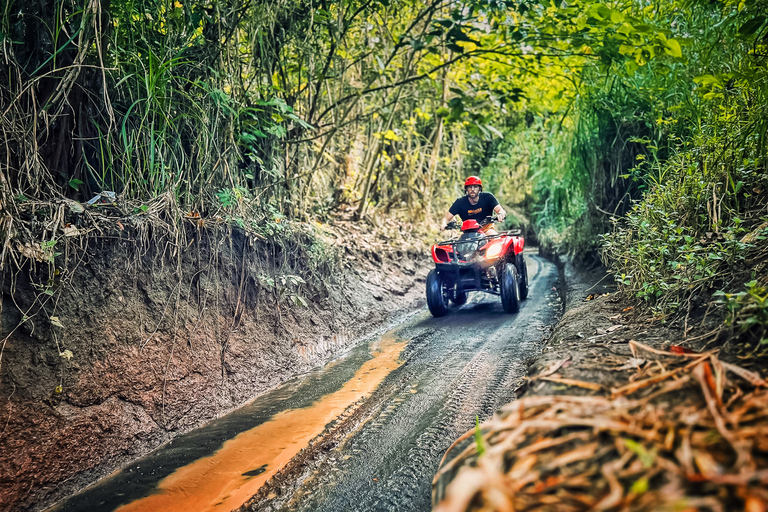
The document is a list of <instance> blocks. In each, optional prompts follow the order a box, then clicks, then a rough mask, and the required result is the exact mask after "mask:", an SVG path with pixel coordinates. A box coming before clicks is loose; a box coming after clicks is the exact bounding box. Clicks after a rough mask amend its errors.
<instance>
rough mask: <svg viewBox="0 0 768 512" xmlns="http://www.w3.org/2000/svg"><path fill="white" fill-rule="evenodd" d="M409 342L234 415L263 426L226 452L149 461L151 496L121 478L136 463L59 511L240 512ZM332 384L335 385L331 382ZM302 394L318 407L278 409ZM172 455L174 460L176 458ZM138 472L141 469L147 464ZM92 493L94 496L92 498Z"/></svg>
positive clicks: (377, 349)
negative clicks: (165, 464) (250, 418)
mask: <svg viewBox="0 0 768 512" xmlns="http://www.w3.org/2000/svg"><path fill="white" fill-rule="evenodd" d="M406 345H407V342H406V341H401V340H399V339H397V338H396V336H395V335H394V333H393V332H389V333H387V334H385V335H384V336H383V337H382V338H381V339H379V340H376V341H374V342H372V343H370V344H369V345H368V347H362V348H363V349H366V348H367V350H361V349H360V348H358V349H357V350H356V351H353V353H352V354H351V355H350V356H349V357H348V358H347V359H345V360H342V361H341V362H335V363H331V365H329V366H328V367H326V368H324V369H323V370H320V371H319V372H316V374H314V375H310V376H308V377H305V378H303V379H300V381H302V382H293V383H292V385H291V383H289V385H288V386H285V387H287V388H292V389H291V390H289V391H286V389H284V388H285V387H284V388H281V389H278V390H276V391H275V392H272V393H269V394H267V395H265V397H262V399H259V400H257V401H256V402H254V403H253V404H251V405H249V406H246V407H245V408H243V409H241V410H239V411H236V412H235V413H232V416H234V417H235V418H234V420H233V421H239V422H242V420H243V416H249V414H248V412H244V411H245V410H246V409H250V411H249V412H250V416H255V417H260V418H261V421H259V422H258V424H257V425H256V426H253V427H251V428H248V429H247V430H244V431H243V429H239V433H235V434H234V435H232V436H229V437H227V439H228V440H226V441H224V442H223V445H222V444H220V442H219V443H216V446H217V447H218V449H217V450H215V451H214V452H213V453H209V454H206V455H205V456H196V457H195V459H193V460H192V461H189V462H187V463H186V464H180V463H179V461H178V460H177V461H176V463H171V466H172V468H171V470H169V469H168V468H166V469H165V471H163V470H162V468H157V469H155V468H153V467H152V464H146V462H145V464H144V468H143V470H142V471H141V475H142V476H144V477H145V478H146V476H147V475H148V474H151V475H156V474H157V475H158V476H155V478H154V482H153V484H154V485H152V486H151V487H149V488H148V486H147V485H146V483H145V485H144V486H143V492H141V488H139V489H134V490H133V492H131V490H130V489H126V488H125V487H122V488H121V487H120V486H119V483H118V482H119V480H120V479H121V478H122V479H123V480H126V479H127V480H130V478H131V476H130V475H129V474H126V473H131V472H132V469H133V466H132V467H131V468H126V469H125V470H123V471H121V472H120V473H118V474H117V475H115V476H113V477H110V478H109V479H107V481H105V482H104V484H103V485H102V484H97V485H96V486H95V487H94V488H91V489H89V490H86V491H85V492H84V493H82V494H81V495H78V496H74V497H73V498H71V499H70V500H68V501H67V502H64V503H63V504H62V505H61V506H59V507H56V511H57V512H74V511H76V510H89V509H90V510H94V509H98V510H105V511H106V510H115V509H117V510H118V511H119V512H156V511H159V510H162V511H164V512H203V511H223V510H226V511H229V510H232V509H234V508H237V507H239V506H240V505H242V504H243V503H245V502H246V501H247V500H248V498H250V497H251V496H252V495H253V494H255V493H256V491H258V489H259V488H260V487H261V486H262V485H263V484H264V483H265V482H266V481H267V480H268V479H269V478H270V477H271V476H272V475H274V474H275V473H276V472H277V471H278V470H280V469H281V468H282V467H284V466H285V464H287V463H288V461H290V460H291V458H292V457H293V456H295V455H296V454H297V453H298V452H299V451H300V450H301V449H302V448H304V447H306V446H307V444H308V443H309V441H310V440H312V439H313V438H314V437H315V436H317V435H319V434H320V433H322V431H323V429H324V428H325V426H326V425H327V424H328V423H330V422H331V421H332V420H333V419H335V418H336V417H337V416H339V415H340V414H341V413H342V412H344V410H345V409H346V408H347V407H348V406H349V405H351V404H352V403H354V402H356V401H357V400H359V399H361V398H364V397H367V396H368V395H370V394H371V393H372V392H373V391H374V390H375V389H376V387H378V385H379V384H380V383H381V382H382V381H383V380H384V378H385V377H386V376H387V375H388V374H389V373H390V372H391V371H392V370H394V369H395V368H397V367H398V366H399V365H400V364H401V362H400V361H399V356H400V354H401V353H402V351H403V349H404V348H405V346H406ZM353 371H354V373H352V372H353ZM340 374H341V375H340ZM339 377H341V379H340V378H339ZM327 381H331V382H332V383H331V384H328V383H327ZM323 384H325V386H323ZM324 388H325V389H324ZM329 388H330V389H329ZM301 393H306V394H308V395H311V398H310V399H311V402H309V403H305V404H301V403H299V404H297V405H298V406H295V405H294V406H293V407H290V408H287V407H286V408H283V409H282V410H279V411H275V409H276V407H275V406H276V405H277V404H278V403H280V402H282V403H290V402H291V398H292V397H295V396H296V395H300V394H301ZM270 395H275V396H270ZM281 395H282V396H281ZM286 395H287V396H286ZM305 400H306V396H305V398H304V401H305ZM301 401H302V400H301V399H299V402H301ZM270 406H271V411H270ZM270 412H272V414H269V413H270ZM265 413H266V414H265ZM227 420H228V417H224V418H221V419H220V420H217V421H216V422H212V424H211V425H210V427H208V426H206V427H203V428H201V429H198V430H197V431H194V432H191V433H190V434H188V435H187V436H181V437H180V438H178V439H177V440H174V442H173V444H172V445H176V446H175V447H172V445H168V447H167V448H166V447H164V448H161V449H160V450H158V452H156V453H155V454H153V455H151V456H150V458H154V459H156V460H157V463H156V464H155V465H158V464H159V465H160V466H162V462H163V461H166V458H165V457H163V456H162V454H161V453H160V452H162V451H163V450H171V452H172V451H173V450H180V449H181V450H182V451H183V446H184V444H185V442H186V443H187V444H189V445H190V446H193V445H194V444H195V443H194V441H191V442H190V441H189V440H187V439H186V438H187V437H188V436H191V437H193V438H196V439H197V441H198V442H200V441H203V440H205V439H206V436H205V430H206V429H209V428H210V429H211V430H212V433H213V437H214V438H219V439H220V438H221V437H222V436H221V433H222V430H224V431H226V430H227V428H226V424H227ZM257 421H258V420H257ZM235 430H238V429H237V428H235ZM209 444H210V443H209ZM180 445H181V448H180ZM198 455H199V451H198ZM168 458H173V456H172V453H171V454H169V456H168ZM139 462H141V461H139ZM173 466H175V467H173ZM136 467H137V468H140V467H141V464H138V465H137V466H136ZM110 487H112V488H113V489H112V492H116V491H118V490H119V491H122V492H118V493H117V494H118V497H117V501H116V500H115V495H114V494H113V495H112V499H111V500H110V499H108V498H107V495H108V494H109V492H110V490H109V488H110ZM89 493H90V494H92V496H90V497H88V496H87V495H88V494H89ZM110 501H111V502H112V503H110ZM121 505H122V506H121ZM91 507H95V508H91Z"/></svg>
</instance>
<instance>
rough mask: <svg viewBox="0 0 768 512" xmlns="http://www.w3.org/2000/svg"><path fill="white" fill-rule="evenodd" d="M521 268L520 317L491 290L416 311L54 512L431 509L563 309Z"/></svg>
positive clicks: (546, 274)
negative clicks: (435, 482) (448, 306)
mask: <svg viewBox="0 0 768 512" xmlns="http://www.w3.org/2000/svg"><path fill="white" fill-rule="evenodd" d="M526 259H527V262H528V269H529V275H530V294H529V298H528V300H527V301H525V302H524V303H523V305H522V308H521V311H520V313H519V314H517V315H508V314H505V313H504V312H503V310H502V307H501V303H500V301H499V300H498V297H494V296H490V295H485V294H474V296H470V300H469V302H468V303H467V304H465V305H464V306H462V307H461V308H454V309H453V310H452V311H451V313H450V314H449V315H448V316H446V317H443V318H437V319H436V318H432V317H431V316H430V315H429V313H428V312H427V311H426V309H424V310H423V311H421V312H418V313H416V314H414V315H411V316H410V317H409V318H408V319H407V320H406V321H405V322H404V323H402V324H401V325H399V326H396V327H394V328H393V329H392V330H390V331H389V332H387V333H386V334H385V335H383V336H380V337H376V338H373V339H371V340H369V342H368V343H361V344H360V345H359V346H358V347H356V348H355V349H354V350H353V351H351V352H350V353H349V354H347V355H346V356H345V357H343V358H341V359H339V360H336V361H334V362H332V363H330V364H328V365H327V366H326V367H325V368H323V369H321V370H317V371H315V372H312V373H310V374H308V375H305V376H302V377H300V378H297V379H294V380H292V381H290V382H289V383H287V384H286V385H284V386H282V387H280V388H278V389H277V390H275V391H273V392H271V393H268V394H267V395H264V396H262V397H260V398H259V399H257V400H255V401H254V402H252V403H251V404H249V405H247V406H245V407H243V408H241V409H239V410H238V411H235V412H233V413H232V414H230V415H228V416H226V417H223V418H221V419H219V420H216V421H214V422H212V423H210V424H209V425H207V426H206V427H203V428H201V429H198V430H196V431H193V432H191V433H189V434H187V435H184V436H180V437H179V438H177V439H175V440H174V441H173V442H172V443H171V444H169V445H167V446H165V447H163V448H161V449H159V450H158V451H156V452H154V453H152V454H150V455H149V456H147V457H145V458H143V459H141V460H139V461H137V462H135V463H134V464H132V465H130V466H129V467H127V468H125V469H124V470H123V471H121V472H119V473H117V474H115V475H112V476H111V477H109V478H107V479H105V480H103V481H102V482H99V483H98V484H96V485H95V486H92V487H91V488H89V489H87V490H86V491H85V492H83V493H81V494H79V495H76V496H74V497H72V498H70V499H69V500H67V501H65V502H63V503H62V504H60V505H59V506H57V507H55V508H54V509H53V510H56V511H57V512H58V511H60V512H74V511H85V510H88V511H104V512H107V511H113V510H120V512H129V511H130V512H141V511H153V510H154V511H157V510H163V511H169V512H170V511H174V510H179V511H184V512H202V511H219V510H221V511H224V510H226V511H228V510H232V509H235V508H237V507H239V506H240V505H242V504H243V503H244V502H245V501H246V500H247V499H248V498H249V497H250V496H251V495H255V497H254V498H253V499H252V500H251V501H250V502H248V503H247V504H246V505H245V506H244V507H243V508H242V509H241V510H253V511H257V510H258V511H262V510H264V511H267V510H272V511H277V510H301V511H344V510H350V511H352V510H363V511H368V510H429V509H430V489H431V480H432V477H433V475H434V474H435V472H436V470H437V466H438V463H439V461H440V458H441V457H442V454H443V453H444V452H445V450H446V449H447V448H448V446H450V444H451V443H452V442H453V440H454V439H455V438H457V437H458V436H459V435H461V434H462V433H464V432H465V431H466V430H467V429H469V428H471V427H472V426H473V425H474V424H475V418H476V417H477V418H479V420H480V421H483V420H484V419H486V418H488V417H489V416H490V415H491V414H492V413H493V412H494V410H496V409H497V408H499V407H500V406H502V405H503V404H505V403H507V402H509V401H511V400H513V399H514V391H515V389H516V387H517V386H518V385H519V383H520V382H521V379H522V377H523V376H524V371H525V361H526V359H528V358H530V357H532V356H534V355H535V354H536V352H537V348H538V347H539V342H540V341H541V339H542V335H543V331H545V330H546V328H547V327H548V326H549V325H551V324H552V322H553V320H554V319H555V317H556V315H557V313H558V312H559V310H560V308H559V300H560V299H559V297H558V296H557V294H556V292H555V291H554V290H553V285H554V284H555V281H556V279H557V270H556V268H555V267H554V265H552V264H551V263H549V262H547V261H546V260H544V259H542V258H540V257H538V256H534V255H533V254H531V253H529V254H526ZM310 441H311V442H310Z"/></svg>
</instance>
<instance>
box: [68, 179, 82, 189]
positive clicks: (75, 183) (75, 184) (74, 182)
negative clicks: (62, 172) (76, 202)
mask: <svg viewBox="0 0 768 512" xmlns="http://www.w3.org/2000/svg"><path fill="white" fill-rule="evenodd" d="M82 184H83V181H82V180H78V179H75V178H72V179H71V180H69V186H70V187H72V188H73V189H75V190H78V187H79V186H80V185H82Z"/></svg>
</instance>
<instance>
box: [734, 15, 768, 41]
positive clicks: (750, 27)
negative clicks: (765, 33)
mask: <svg viewBox="0 0 768 512" xmlns="http://www.w3.org/2000/svg"><path fill="white" fill-rule="evenodd" d="M765 20H766V17H765V16H757V17H755V18H752V19H751V20H749V21H748V22H746V23H744V24H743V25H742V26H741V28H739V35H740V36H742V37H749V36H751V35H753V34H754V33H755V32H757V31H758V30H759V29H760V27H762V26H763V24H764V23H765Z"/></svg>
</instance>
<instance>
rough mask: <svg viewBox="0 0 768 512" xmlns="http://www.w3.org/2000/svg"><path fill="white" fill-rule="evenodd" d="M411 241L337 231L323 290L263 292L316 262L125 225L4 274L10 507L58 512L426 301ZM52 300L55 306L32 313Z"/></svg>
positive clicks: (223, 235)
mask: <svg viewBox="0 0 768 512" xmlns="http://www.w3.org/2000/svg"><path fill="white" fill-rule="evenodd" d="M118 224H120V223H118ZM123 224H125V225H123ZM407 229H408V227H407V226H397V225H395V226H388V227H387V229H384V230H379V232H383V233H386V236H384V237H382V236H379V237H376V236H373V235H371V234H370V233H368V234H365V233H366V231H367V228H360V227H359V226H354V225H351V224H349V223H345V222H337V223H336V226H335V227H334V228H332V229H331V230H329V231H328V232H329V233H330V234H329V235H328V236H329V237H330V238H336V243H337V244H338V245H339V246H341V247H344V251H345V253H346V255H345V258H346V264H345V265H343V267H342V268H341V269H340V270H339V275H340V276H341V277H340V278H338V279H337V280H336V281H331V280H330V279H325V283H326V285H325V286H315V287H314V288H310V287H309V286H301V287H299V288H296V289H294V288H289V287H288V286H286V287H284V288H282V290H281V289H279V287H278V290H277V291H275V290H274V289H272V290H270V289H269V287H268V286H265V285H264V283H263V282H262V281H260V280H259V276H267V277H272V278H273V279H275V280H278V279H279V276H280V275H285V272H286V270H285V269H286V268H287V269H288V270H290V272H291V273H292V274H296V275H299V276H306V275H307V274H308V273H310V272H311V271H312V268H310V267H311V265H310V263H311V262H308V261H306V260H305V259H302V257H307V254H308V253H307V252H306V251H304V252H301V251H300V250H299V249H295V252H296V255H292V254H288V255H286V254H283V253H281V251H290V250H291V248H285V247H284V248H279V247H278V248H276V247H274V246H270V245H269V244H267V243H264V242H261V241H258V240H256V241H254V240H252V239H249V238H247V237H245V236H244V235H243V234H242V233H239V232H238V231H236V230H235V231H228V232H224V231H223V230H221V231H218V232H217V231H215V230H213V229H212V230H211V231H207V230H200V231H197V230H193V231H192V232H191V233H189V234H188V238H187V239H188V240H189V241H190V242H189V244H188V245H187V246H186V247H184V248H178V247H174V245H173V243H172V241H168V240H166V239H163V240H162V241H155V243H153V244H142V243H141V241H140V240H137V238H139V237H138V236H137V233H138V232H139V231H138V230H135V229H133V228H132V226H129V225H127V223H126V222H125V221H124V222H123V223H122V224H120V225H119V229H117V228H116V229H114V230H113V231H112V232H110V233H109V234H105V236H103V237H101V238H99V239H93V238H91V239H89V240H86V239H82V240H79V241H71V242H70V243H68V244H67V247H66V249H64V250H62V252H63V254H62V255H60V256H58V258H57V259H56V265H55V266H56V267H57V268H63V269H66V271H65V272H62V273H61V274H59V275H56V274H54V273H53V272H52V270H53V266H48V265H45V264H39V263H36V262H33V261H32V260H29V261H27V262H26V263H24V267H23V269H22V271H20V272H15V273H11V272H8V271H6V272H5V273H4V274H3V290H2V291H3V306H2V335H3V338H5V337H6V336H8V334H9V333H11V332H12V331H13V332H12V334H11V335H10V337H8V339H7V342H6V343H5V346H4V350H3V354H2V367H1V368H0V378H1V379H2V380H1V381H0V396H1V397H2V401H3V402H4V403H3V405H2V407H1V408H0V414H2V416H0V424H2V425H3V431H2V437H0V509H2V510H40V509H42V508H45V507H46V506H48V505H51V504H52V503H54V502H55V501H57V500H59V499H61V498H63V497H65V496H67V495H69V494H71V493H73V492H75V491H77V490H79V489H80V488H82V487H84V486H85V485H87V484H89V483H91V482H93V481H95V480H96V479H98V478H100V477H102V476H104V475H106V474H108V473H110V472H112V471H114V470H115V469H117V468H119V467H121V466H123V465H125V464H126V463H128V462H130V461H131V460H133V459H135V458H136V457H138V456H140V455H142V454H145V453H147V452H148V451H150V450H152V449H154V448H156V447H157V446H159V445H161V444H162V443H164V442H167V441H168V440H170V439H172V438H173V437H174V436H175V435H177V434H179V433H181V432H185V431H188V430H191V429H192V428H195V427H197V426H199V425H201V424H203V423H205V422H207V421H209V420H210V419H212V418H215V417H218V416H220V415H222V414H224V413H225V412H227V411H229V410H231V409H233V408H235V407H238V406H239V405H242V404H243V403H245V402H246V401H248V400H250V399H252V398H254V397H255V396H258V395H259V394H262V393H264V392H265V391H267V390H269V389H272V388H274V387H276V386H277V385H278V384H280V383H282V382H284V381H285V380H286V379H288V378H290V377H292V376H294V375H296V374H299V373H302V372H305V371H307V370H309V369H311V368H313V367H315V366H317V365H319V364H321V363H323V362H324V361H327V360H328V359H330V358H332V357H334V356H336V355H338V354H340V353H342V352H344V351H346V350H348V349H349V348H350V347H351V346H352V345H353V343H354V342H355V340H356V339H358V338H359V337H360V336H361V335H363V334H364V333H366V332H368V331H371V330H372V329H374V328H375V327H376V326H378V325H380V324H381V323H383V322H384V321H386V320H388V319H391V318H392V317H393V316H394V315H397V314H398V313H399V312H401V311H403V310H407V309H410V308H412V307H414V305H417V304H418V303H419V302H420V301H421V300H422V296H423V290H422V286H423V282H424V276H425V275H426V271H427V267H425V266H424V265H425V264H427V263H428V256H427V255H426V253H425V252H424V246H423V245H422V244H421V243H419V242H417V241H415V240H412V239H409V238H408V234H407ZM393 239H394V241H393ZM300 241H301V240H300V239H299V242H300ZM176 251H178V252H176ZM174 253H175V254H174ZM278 261H279V262H283V263H282V265H283V266H282V267H280V268H279V269H278V268H277V264H276V262H278ZM286 261H287V264H286V263H285V262H286ZM73 262H74V263H73ZM286 265H287V266H286ZM49 272H50V280H48V281H46V280H47V279H48V276H49ZM33 283H38V284H37V287H36V286H35V284H33ZM40 283H43V284H42V285H41V284H40ZM46 285H48V288H49V289H51V290H53V291H54V292H55V293H54V295H53V296H52V297H51V298H50V299H48V295H47V294H45V293H42V294H41V293H40V292H41V289H43V288H41V286H43V287H44V286H46ZM294 294H295V295H299V294H300V295H301V298H303V299H304V300H305V301H306V302H307V306H306V307H304V306H301V305H295V304H294V301H297V302H300V299H299V298H297V297H296V296H295V295H294ZM292 295H294V296H292ZM41 297H42V298H43V299H46V300H48V302H47V303H46V304H45V306H44V308H43V309H42V310H40V311H38V312H37V313H36V314H35V315H34V316H32V314H31V313H26V312H27V311H31V312H34V311H37V310H36V307H35V306H34V304H35V301H36V300H39V299H40V298H41ZM30 307H31V308H32V309H31V310H30ZM25 314H27V315H29V316H31V317H32V318H30V319H29V320H28V321H26V322H23V323H21V327H20V328H19V329H17V330H15V331H14V329H15V328H16V326H17V325H18V324H19V323H20V322H21V320H22V319H23V315H25ZM59 323H60V324H61V326H58V325H57V324H59ZM67 351H69V352H67ZM70 355H71V358H70V357H68V356H70ZM59 386H60V387H59Z"/></svg>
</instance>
